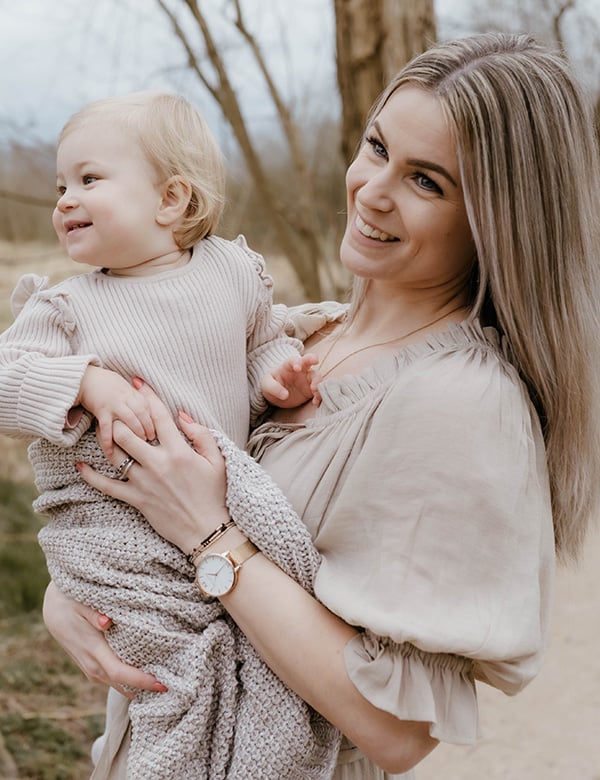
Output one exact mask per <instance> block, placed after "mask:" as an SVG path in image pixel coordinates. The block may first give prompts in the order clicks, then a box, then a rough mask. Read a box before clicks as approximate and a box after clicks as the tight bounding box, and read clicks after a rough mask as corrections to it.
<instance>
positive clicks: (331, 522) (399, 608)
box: [249, 303, 554, 744]
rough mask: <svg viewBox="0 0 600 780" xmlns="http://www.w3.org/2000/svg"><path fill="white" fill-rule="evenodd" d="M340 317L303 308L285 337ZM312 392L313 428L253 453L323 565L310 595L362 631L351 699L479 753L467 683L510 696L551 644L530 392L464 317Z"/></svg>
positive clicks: (541, 456)
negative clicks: (315, 401)
mask: <svg viewBox="0 0 600 780" xmlns="http://www.w3.org/2000/svg"><path fill="white" fill-rule="evenodd" d="M344 311H345V309H344V307H342V306H340V305H339V304H334V303H330V304H322V305H319V306H316V307H315V306H310V305H307V306H304V307H299V309H298V311H297V312H296V313H295V321H296V333H295V335H296V336H297V337H299V338H306V337H307V336H308V335H310V333H313V332H315V331H317V330H319V329H320V328H321V327H323V325H324V324H325V323H326V322H327V321H331V320H335V319H339V318H340V317H342V316H343V313H344ZM320 391H321V395H322V398H323V401H322V403H321V405H320V407H319V408H318V410H317V412H316V415H315V416H314V418H312V419H310V420H307V421H305V422H303V423H294V424H282V423H277V422H267V423H265V424H263V425H261V426H260V427H259V428H257V430H256V431H255V432H254V434H253V435H252V437H251V439H250V443H249V449H250V452H251V454H253V455H254V456H255V457H257V458H258V459H259V460H260V462H261V464H262V466H263V467H264V468H265V469H266V470H267V471H268V472H269V473H270V474H271V476H272V477H273V478H274V480H275V481H276V482H277V483H278V484H279V486H280V487H281V488H282V490H283V492H284V493H285V495H286V496H287V497H288V499H289V500H290V501H291V503H292V505H293V507H294V508H295V509H296V511H297V512H298V513H299V514H300V516H301V517H302V518H303V520H304V522H305V523H306V525H307V527H308V529H309V530H310V532H311V534H312V536H313V538H314V541H315V544H316V546H317V548H318V550H319V551H320V553H321V555H322V556H323V561H322V564H321V568H320V570H319V573H318V575H317V579H316V584H315V592H316V594H317V596H318V598H319V599H320V600H321V601H322V602H323V603H324V604H325V605H326V606H327V607H329V608H330V609H331V610H332V611H333V612H335V613H337V614H338V615H340V616H341V617H342V618H343V619H344V620H346V621H347V622H348V623H350V624H352V625H356V626H359V627H362V628H363V629H364V631H362V632H361V633H360V634H359V636H358V637H357V638H356V639H353V640H351V641H350V642H349V644H348V645H347V647H346V652H345V661H346V666H347V669H348V673H349V675H350V677H351V679H352V680H353V682H354V684H355V685H356V686H357V688H358V689H359V690H360V691H361V692H362V693H363V695H364V696H365V697H366V698H367V699H369V700H370V701H371V702H372V703H373V704H375V705H376V706H377V707H379V708H381V709H383V710H387V711H389V712H391V713H393V714H394V715H396V716H397V717H399V718H401V719H409V720H423V721H427V722H429V723H430V724H431V725H430V733H431V735H432V736H433V737H435V738H437V739H441V740H444V741H448V742H453V743H457V744H470V743H473V742H474V741H475V740H476V738H477V735H478V716H477V700H476V692H475V684H474V679H478V680H483V681H485V682H487V683H489V684H490V685H493V686H494V687H496V688H499V689H500V690H502V691H504V692H505V693H507V694H514V693H516V692H518V691H519V690H521V688H523V686H525V685H526V684H527V683H528V682H529V681H530V680H531V679H532V678H533V677H534V676H535V674H536V673H537V671H538V670H539V667H540V663H541V658H542V654H543V651H544V649H545V646H546V641H547V636H548V624H549V614H550V597H551V591H552V582H553V576H554V540H553V527H552V517H551V509H550V493H549V485H548V475H547V470H546V459H545V448H544V443H543V439H542V434H541V430H540V424H539V421H538V417H537V415H536V414H535V412H534V410H533V408H532V405H531V403H530V400H529V397H528V394H527V392H526V389H525V387H524V385H523V383H522V382H521V380H520V379H519V377H518V375H517V372H516V371H515V369H514V368H513V366H512V365H511V364H510V362H509V360H508V358H507V355H506V351H505V350H504V349H503V347H502V345H501V343H500V339H499V337H498V333H497V331H496V330H494V329H493V328H482V327H481V325H480V324H479V323H478V322H463V323H461V324H459V325H454V326H452V327H451V328H450V330H449V331H448V332H445V333H441V334H435V335H429V336H427V338H426V339H425V340H424V341H422V342H421V343H419V344H414V345H410V346H407V347H405V348H403V349H401V350H400V351H399V352H398V353H397V354H396V355H391V356H390V355H388V356H383V357H381V358H380V359H378V360H377V361H375V362H374V363H373V364H372V365H371V366H369V367H368V368H367V369H365V370H364V371H363V372H362V373H361V374H360V375H352V376H346V377H344V378H342V379H340V378H329V379H327V380H326V381H324V382H323V383H322V384H321V385H320ZM315 641H318V638H315Z"/></svg>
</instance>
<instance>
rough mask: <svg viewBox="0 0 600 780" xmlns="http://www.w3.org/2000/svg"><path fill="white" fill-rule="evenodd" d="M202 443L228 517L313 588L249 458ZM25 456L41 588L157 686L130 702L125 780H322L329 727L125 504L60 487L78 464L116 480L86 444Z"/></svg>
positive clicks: (292, 516) (283, 503)
mask: <svg viewBox="0 0 600 780" xmlns="http://www.w3.org/2000/svg"><path fill="white" fill-rule="evenodd" d="M214 435H215V437H216V439H217V442H218V444H219V446H220V448H221V450H222V452H223V455H224V457H225V459H226V464H227V505H228V508H229V512H230V514H231V517H232V518H233V519H234V520H235V522H236V523H237V524H238V526H239V527H240V529H241V530H242V531H244V533H245V534H246V535H247V536H248V537H249V538H250V539H252V541H253V542H254V543H255V544H256V545H257V546H258V547H259V549H260V550H261V551H262V552H263V553H264V554H265V555H267V556H268V557H269V558H270V559H271V560H273V561H274V562H275V563H276V564H277V565H278V566H280V568H282V569H283V570H284V571H285V572H286V573H287V574H289V575H290V576H291V577H293V578H294V579H295V580H296V581H297V582H298V583H300V584H301V585H302V587H303V588H305V589H306V590H308V591H311V590H312V582H313V579H314V576H315V574H316V571H317V569H318V566H319V554H318V552H317V551H316V549H315V547H314V545H313V543H312V540H311V538H310V535H309V533H308V531H307V530H306V528H305V526H304V524H303V523H302V522H301V520H300V519H299V518H298V516H297V515H296V513H295V512H294V510H293V509H292V508H291V506H290V504H289V503H288V501H287V499H286V498H285V497H284V495H283V494H282V493H281V491H280V490H279V489H278V488H277V487H276V486H275V484H274V483H273V482H272V480H271V479H270V478H269V477H268V475H267V474H266V472H264V471H263V470H262V469H261V468H260V466H258V464H257V463H256V462H255V461H254V460H253V459H252V458H250V457H249V456H248V455H247V454H246V453H244V452H243V451H241V450H240V449H238V448H237V447H236V446H235V445H234V444H233V443H232V442H231V441H229V440H228V439H227V438H226V437H225V436H224V435H223V434H219V433H217V432H214ZM30 457H31V460H32V463H33V465H34V468H35V471H36V475H37V482H38V485H37V486H38V489H40V490H41V491H43V495H42V496H41V497H40V498H39V499H38V500H37V501H36V504H35V508H36V510H37V511H39V512H43V513H45V514H47V515H48V516H49V522H48V524H47V525H46V526H45V527H44V528H43V529H42V531H41V532H40V535H39V538H40V543H41V545H42V548H43V549H44V552H45V554H46V558H47V561H48V568H49V571H50V574H51V576H52V579H53V580H54V581H55V582H56V584H57V585H58V587H59V588H60V589H61V590H62V591H64V592H65V593H67V594H69V595H70V596H72V597H73V598H75V599H76V600H78V601H81V602H84V603H86V604H89V605H90V606H92V607H94V608H96V609H98V610H101V611H103V612H105V613H107V614H109V615H110V616H111V617H112V619H113V622H114V625H113V627H112V628H111V629H110V630H109V631H108V632H107V639H108V641H109V643H110V645H111V646H112V648H113V649H114V650H115V651H116V653H117V654H118V655H119V657H120V658H121V659H122V660H124V661H126V662H127V663H130V664H133V665H134V666H138V667H140V668H144V669H146V670H147V671H149V672H152V673H153V674H155V675H156V677H157V678H158V679H159V680H161V681H162V682H163V683H165V684H166V685H167V686H168V688H169V691H168V693H152V692H142V693H138V695H137V696H136V698H135V700H134V701H133V702H132V703H131V705H130V708H129V712H130V718H131V724H132V743H131V748H130V752H129V759H128V772H127V777H128V780H183V778H186V780H187V778H194V780H202V779H203V778H206V780H220V778H231V779H232V780H248V779H249V778H266V779H268V780H276V778H288V779H289V780H296V778H297V779H298V780H300V779H301V778H329V777H331V775H332V774H333V771H334V768H335V765H336V761H337V753H338V748H339V739H340V737H339V734H338V732H337V731H336V730H335V729H334V727H333V726H331V725H330V724H329V723H328V722H327V721H325V720H324V719H323V718H322V717H321V716H320V715H318V714H317V713H316V712H315V711H314V710H312V709H311V708H310V707H309V706H308V705H306V704H305V703H304V702H303V701H302V700H301V699H300V698H299V697H298V696H296V694H294V693H293V692H292V691H290V690H289V689H288V688H287V687H286V686H285V685H284V684H283V683H282V682H281V681H280V680H279V679H278V678H277V677H276V675H275V674H273V672H271V670H270V669H269V668H268V667H267V666H266V664H264V663H263V661H261V660H260V658H259V657H258V656H257V654H256V652H255V651H254V649H253V647H252V646H251V645H250V643H249V642H248V641H247V640H246V638H245V637H244V635H243V634H242V633H241V631H240V630H239V629H238V627H237V626H236V624H235V623H234V622H233V621H232V620H231V619H230V618H229V616H228V615H227V613H226V612H225V610H224V609H223V608H222V606H221V604H220V602H219V601H217V600H213V601H203V600H202V599H201V598H200V596H199V593H198V591H197V588H196V587H195V585H194V583H193V576H194V570H193V567H192V566H191V565H190V564H189V563H188V561H187V558H186V557H185V556H184V555H183V554H182V553H181V551H180V550H178V549H177V548H176V547H174V546H173V545H171V544H170V543H169V542H167V541H165V540H164V539H162V538H161V537H159V536H158V534H156V533H155V532H154V531H153V530H152V528H151V527H150V526H149V524H148V523H147V522H146V521H145V520H144V518H143V517H142V516H141V515H140V514H139V513H138V512H137V511H136V510H134V509H133V508H132V507H129V506H127V505H124V504H122V503H121V502H118V501H115V500H113V499H107V498H106V497H104V496H101V495H100V494H99V493H98V492H97V491H95V490H94V489H93V488H90V487H89V486H88V485H86V484H85V483H83V482H81V481H79V480H77V478H76V476H75V477H74V478H73V480H72V482H71V484H70V485H65V484H64V478H65V474H66V473H68V469H67V466H68V465H69V464H73V463H74V462H75V461H76V460H82V461H85V462H88V463H91V464H92V465H93V466H94V467H95V468H97V469H98V470H99V471H101V472H102V473H105V474H108V475H111V476H114V475H115V472H114V470H113V469H112V467H109V466H108V465H107V462H106V460H105V459H104V458H103V456H102V453H101V452H100V451H99V449H98V447H97V444H96V442H95V437H94V436H93V435H92V434H90V433H88V434H85V435H84V436H83V437H82V439H81V441H80V442H79V443H78V444H77V445H76V446H75V447H74V448H68V449H67V448H57V447H55V446H54V445H52V444H49V443H48V442H45V441H43V440H40V441H38V442H35V443H34V444H33V445H31V447H30ZM71 472H72V473H73V474H75V475H76V472H75V469H73V468H72V466H71ZM174 522H176V518H174ZM239 587H243V573H242V580H241V583H240V585H239Z"/></svg>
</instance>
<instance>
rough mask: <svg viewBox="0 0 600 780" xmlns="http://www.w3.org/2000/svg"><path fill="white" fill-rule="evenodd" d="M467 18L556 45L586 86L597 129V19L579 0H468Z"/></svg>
mask: <svg viewBox="0 0 600 780" xmlns="http://www.w3.org/2000/svg"><path fill="white" fill-rule="evenodd" d="M470 16H471V18H473V19H475V20H476V21H475V28H476V29H479V30H489V29H494V30H505V31H507V32H509V31H510V32H528V33H530V34H532V35H534V36H535V37H536V38H538V39H539V40H542V41H545V42H546V43H548V44H550V45H554V46H556V47H558V48H560V49H561V50H562V51H563V52H564V54H565V56H566V57H568V58H569V60H570V61H571V63H572V65H573V67H574V68H575V69H576V70H577V71H578V72H579V74H580V76H581V78H582V79H583V81H584V83H585V84H586V86H587V87H588V90H589V93H590V98H591V101H592V104H593V106H594V107H595V115H596V126H597V127H598V129H599V130H600V61H599V60H598V54H597V52H598V48H599V47H600V19H599V18H598V14H597V13H596V12H594V10H593V7H592V3H587V4H586V3H585V2H582V0H506V1H505V2H503V3H496V4H491V3H489V2H488V0H472V2H471V9H470Z"/></svg>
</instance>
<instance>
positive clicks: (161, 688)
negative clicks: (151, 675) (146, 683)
mask: <svg viewBox="0 0 600 780" xmlns="http://www.w3.org/2000/svg"><path fill="white" fill-rule="evenodd" d="M152 690H154V691H158V692H159V693H166V692H167V691H168V690H169V689H168V688H167V686H166V685H163V684H162V683H159V682H155V683H154V685H153V686H152Z"/></svg>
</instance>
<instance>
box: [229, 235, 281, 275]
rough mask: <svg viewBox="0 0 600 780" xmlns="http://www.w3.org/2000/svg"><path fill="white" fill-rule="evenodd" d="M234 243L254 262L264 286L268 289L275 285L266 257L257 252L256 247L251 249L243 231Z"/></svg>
mask: <svg viewBox="0 0 600 780" xmlns="http://www.w3.org/2000/svg"><path fill="white" fill-rule="evenodd" d="M232 243H233V244H235V246H237V247H239V248H240V249H241V250H242V252H243V253H244V254H245V255H246V256H247V257H248V258H249V260H250V261H251V262H252V265H253V266H254V269H255V271H256V273H257V274H258V275H259V277H260V279H261V281H262V283H263V284H264V286H265V287H266V288H267V289H271V288H272V287H273V278H272V276H271V275H270V274H268V273H267V266H266V264H265V259H264V257H263V256H262V255H261V254H260V253H259V252H256V251H255V250H254V249H251V248H250V247H249V246H248V242H247V241H246V236H244V235H242V234H241V233H240V235H239V236H237V238H235V239H234V240H233V241H232Z"/></svg>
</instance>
